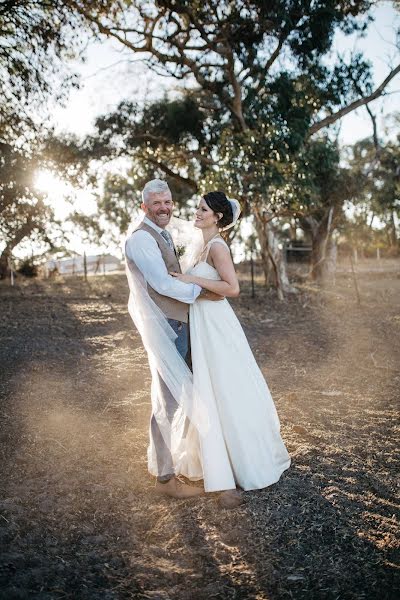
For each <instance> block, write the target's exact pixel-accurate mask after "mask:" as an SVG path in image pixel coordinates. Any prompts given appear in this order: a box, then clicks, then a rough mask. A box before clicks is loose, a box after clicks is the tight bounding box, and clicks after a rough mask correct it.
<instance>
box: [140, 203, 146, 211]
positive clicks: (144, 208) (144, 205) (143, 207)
mask: <svg viewBox="0 0 400 600" xmlns="http://www.w3.org/2000/svg"><path fill="white" fill-rule="evenodd" d="M140 208H141V209H142V211H143V212H146V204H145V203H144V202H142V204H141V205H140Z"/></svg>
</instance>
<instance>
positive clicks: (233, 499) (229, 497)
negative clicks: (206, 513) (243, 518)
mask: <svg viewBox="0 0 400 600" xmlns="http://www.w3.org/2000/svg"><path fill="white" fill-rule="evenodd" d="M243 502H244V498H243V492H239V490H226V491H225V492H222V494H221V495H220V497H219V498H218V503H219V505H220V506H221V507H222V508H237V507H238V506H240V505H241V504H243Z"/></svg>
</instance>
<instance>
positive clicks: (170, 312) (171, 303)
mask: <svg viewBox="0 0 400 600" xmlns="http://www.w3.org/2000/svg"><path fill="white" fill-rule="evenodd" d="M141 229H142V230H143V231H147V233H149V234H150V235H151V236H152V237H153V238H154V239H155V241H156V242H157V245H158V247H159V248H160V252H161V256H162V258H163V261H164V262H165V266H166V267H167V270H168V272H170V271H174V272H178V273H181V272H182V271H181V267H180V264H179V260H178V258H177V256H176V254H175V252H174V251H173V250H172V249H171V248H170V247H169V245H168V243H167V242H166V241H165V239H164V238H163V237H162V235H161V234H160V233H158V231H156V230H155V229H153V227H150V226H149V225H147V224H146V223H141V224H140V225H139V227H137V228H136V229H135V231H139V230H141ZM135 231H134V232H133V234H134V233H135ZM133 234H132V235H133ZM126 259H127V261H128V263H129V266H130V268H131V269H132V270H134V271H135V270H137V271H138V270H139V269H138V267H137V266H136V264H135V262H134V261H133V260H131V259H130V258H129V257H128V256H127V257H126ZM146 283H147V282H146ZM147 291H148V293H149V296H150V298H151V299H152V300H153V302H155V303H156V304H157V306H158V308H159V309H160V310H161V311H162V312H163V313H164V315H165V316H166V317H167V319H175V320H176V321H182V322H183V323H187V322H188V319H189V306H188V305H187V304H185V303H184V302H180V301H179V300H175V298H170V297H169V296H163V295H162V294H159V293H158V292H156V291H155V290H154V289H153V288H152V287H151V286H150V285H149V284H148V283H147Z"/></svg>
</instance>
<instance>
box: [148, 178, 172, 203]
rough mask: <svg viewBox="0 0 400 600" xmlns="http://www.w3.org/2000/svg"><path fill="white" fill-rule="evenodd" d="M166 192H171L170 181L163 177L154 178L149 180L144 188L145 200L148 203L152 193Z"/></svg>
mask: <svg viewBox="0 0 400 600" xmlns="http://www.w3.org/2000/svg"><path fill="white" fill-rule="evenodd" d="M165 192H169V193H170V194H171V190H170V189H169V186H168V183H167V182H166V181H164V180H163V179H152V180H151V181H148V182H147V183H146V185H145V186H144V188H143V191H142V199H143V202H144V203H145V204H147V200H148V199H149V196H150V195H151V194H164V193H165Z"/></svg>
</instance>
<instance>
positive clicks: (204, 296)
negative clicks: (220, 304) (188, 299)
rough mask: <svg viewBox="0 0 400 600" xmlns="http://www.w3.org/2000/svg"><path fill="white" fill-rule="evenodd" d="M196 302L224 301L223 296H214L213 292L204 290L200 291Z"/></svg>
mask: <svg viewBox="0 0 400 600" xmlns="http://www.w3.org/2000/svg"><path fill="white" fill-rule="evenodd" d="M197 299H198V300H213V301H216V300H225V296H220V295H219V294H216V293H215V292H210V291H209V290H206V289H204V288H203V289H202V290H201V292H200V294H199V296H198V298H197Z"/></svg>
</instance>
